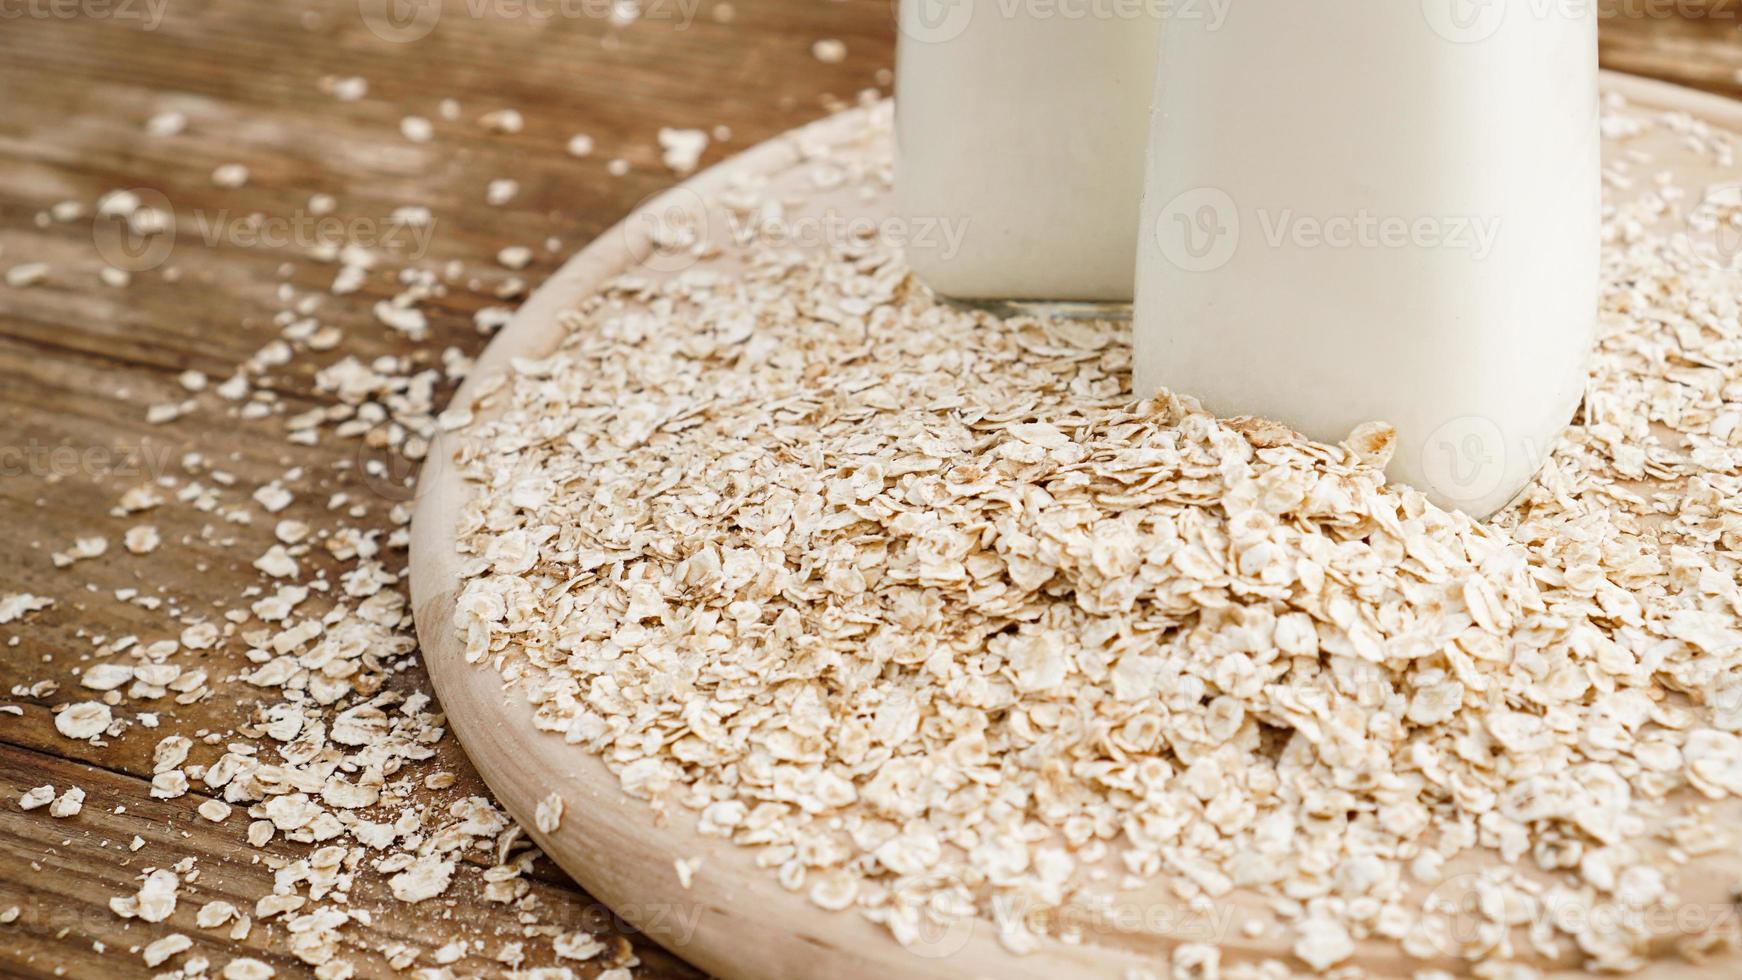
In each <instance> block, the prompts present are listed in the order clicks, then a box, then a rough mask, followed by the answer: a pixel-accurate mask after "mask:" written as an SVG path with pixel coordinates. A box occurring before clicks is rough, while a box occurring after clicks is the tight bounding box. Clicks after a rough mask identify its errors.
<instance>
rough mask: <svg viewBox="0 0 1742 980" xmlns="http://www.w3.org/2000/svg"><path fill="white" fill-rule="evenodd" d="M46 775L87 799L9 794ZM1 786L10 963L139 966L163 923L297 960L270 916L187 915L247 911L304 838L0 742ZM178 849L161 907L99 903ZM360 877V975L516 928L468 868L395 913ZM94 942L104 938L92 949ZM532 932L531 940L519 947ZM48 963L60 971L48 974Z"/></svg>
mask: <svg viewBox="0 0 1742 980" xmlns="http://www.w3.org/2000/svg"><path fill="white" fill-rule="evenodd" d="M45 783H50V784H53V785H54V786H56V787H57V788H59V789H64V788H66V787H68V786H79V787H82V788H83V789H84V790H85V792H86V794H87V795H86V798H85V803H84V808H83V809H82V810H81V811H80V812H79V813H78V814H77V815H76V816H73V817H70V818H66V819H54V818H51V817H49V816H47V814H46V811H43V810H37V811H32V812H29V813H23V812H20V811H19V809H18V806H17V804H16V802H15V801H16V800H17V798H18V795H19V794H20V793H22V792H23V791H24V790H26V789H29V788H31V787H33V786H39V785H43V784H45ZM0 800H4V801H5V803H4V804H3V805H0V910H3V909H8V908H12V907H16V908H18V910H19V912H18V919H17V921H15V922H13V923H11V924H9V925H7V926H5V927H3V928H0V964H4V969H5V973H6V975H7V976H20V977H50V976H56V975H59V976H74V977H90V976H99V975H102V976H133V975H149V973H150V972H151V971H149V970H147V969H145V967H144V965H143V963H142V962H141V960H140V959H139V957H138V954H137V948H138V947H140V946H143V945H144V944H145V943H148V942H150V941H152V940H154V939H157V938H160V937H161V936H165V935H168V934H169V933H171V932H180V933H182V934H184V935H186V936H188V937H189V938H190V939H192V940H194V952H192V953H190V954H189V955H195V954H198V955H203V956H206V957H207V958H208V959H210V960H211V961H212V962H213V963H214V964H217V965H219V966H221V965H222V964H223V963H224V962H226V961H227V960H229V959H232V958H234V957H236V956H242V955H246V956H252V957H254V958H256V959H260V960H264V961H266V962H268V963H271V964H272V965H273V966H275V967H277V968H279V970H280V975H281V976H297V975H302V974H304V973H306V972H307V967H306V966H304V965H303V964H302V963H300V962H298V961H297V960H296V959H294V958H292V957H291V956H289V955H288V954H286V953H285V952H284V950H285V938H286V933H285V929H284V926H283V923H282V922H280V921H278V920H276V919H268V920H265V921H261V922H256V923H255V925H254V929H253V931H252V932H251V933H250V934H249V936H248V937H247V938H246V939H244V940H241V941H236V940H232V939H230V938H229V926H228V925H226V926H222V927H219V928H216V929H201V928H199V927H198V926H197V925H196V924H195V922H194V918H195V913H196V912H197V911H198V909H199V907H200V905H201V904H203V903H205V902H209V901H214V900H220V899H221V900H224V901H228V902H230V903H231V904H233V905H235V906H236V907H237V908H238V909H240V910H243V911H251V910H252V909H253V907H254V902H255V899H256V898H258V897H259V896H261V895H263V894H268V893H270V892H271V889H272V878H273V871H274V869H275V866H281V865H283V864H285V863H288V862H290V861H292V860H295V859H296V858H298V857H300V856H302V853H301V852H302V850H303V849H300V848H296V847H294V846H291V845H286V844H282V843H276V842H275V843H272V844H269V845H267V847H266V848H264V849H261V850H256V849H255V848H253V847H251V846H249V845H248V843H247V842H246V841H245V840H244V839H243V835H244V832H245V831H246V828H247V820H246V818H245V817H244V816H243V815H241V814H240V813H236V814H232V816H231V817H230V819H229V820H226V821H225V822H224V823H222V824H212V823H209V822H207V821H204V820H199V819H197V818H196V817H195V816H194V815H193V814H192V812H191V811H190V810H189V809H188V808H187V807H186V806H184V805H182V804H181V802H180V801H173V800H172V801H163V800H153V799H151V798H150V796H149V795H148V794H147V793H146V789H145V786H144V784H143V783H141V782H140V781H139V780H136V779H132V778H129V777H126V776H122V775H118V774H116V773H112V772H109V771H108V770H105V769H101V768H96V767H92V766H86V765H82V764H80V763H76V762H72V761H69V760H65V759H60V758H56V757H54V756H52V755H45V754H42V753H37V752H31V751H28V750H24V749H19V748H16V747H14V746H9V745H0ZM135 837H138V838H141V839H143V840H144V842H145V843H144V845H143V846H141V847H140V848H139V849H138V850H133V849H132V847H131V846H130V843H131V842H132V841H133V840H134V838H135ZM188 859H192V860H193V862H194V866H195V867H197V868H198V869H199V876H198V880H197V881H195V882H193V883H192V884H188V885H184V886H183V887H182V888H181V889H180V893H179V895H178V901H177V905H176V910H175V912H174V914H173V915H172V916H171V917H170V919H169V920H168V921H166V922H163V923H158V924H150V923H144V922H141V921H138V920H128V919H122V918H120V917H119V916H116V915H115V914H114V913H112V912H111V911H110V910H109V907H108V900H109V898H110V897H111V896H120V895H130V894H133V893H135V892H137V891H138V887H139V878H140V876H141V875H142V874H143V873H144V872H146V871H147V870H148V869H152V868H162V867H170V866H173V865H176V864H178V863H179V862H181V861H184V860H188ZM357 880H358V885H357V887H356V888H354V889H353V891H352V896H351V903H350V904H351V906H352V907H354V908H361V909H367V910H370V911H371V912H372V913H373V915H372V916H371V922H370V923H369V924H368V925H360V924H356V923H354V924H352V925H351V926H349V927H347V930H346V931H347V933H352V934H354V937H355V939H356V944H355V945H354V946H347V947H345V948H344V949H343V951H342V953H341V955H343V956H345V957H347V958H351V959H353V960H355V962H356V963H357V967H358V971H359V975H361V976H379V975H383V974H385V973H389V972H391V971H390V970H389V968H388V967H387V964H386V960H385V958H384V957H383V956H382V955H381V954H380V952H379V951H380V950H381V949H384V948H387V947H389V946H392V945H393V944H395V943H403V944H407V945H410V946H415V947H418V948H419V949H422V950H424V951H425V952H426V953H427V951H429V950H433V949H435V948H436V947H439V946H442V945H444V944H446V943H448V942H451V941H453V940H455V939H460V938H466V939H481V940H483V941H484V943H485V946H484V948H483V950H482V953H477V952H474V953H473V954H471V955H468V956H466V957H465V958H464V959H462V960H460V961H459V962H457V963H455V964H454V969H455V971H456V972H457V973H461V972H478V971H488V970H490V969H491V968H493V967H496V966H498V964H496V963H495V962H494V961H493V960H492V959H491V957H492V956H493V955H494V954H495V952H497V950H498V949H499V948H500V946H501V944H502V942H503V939H502V938H501V937H502V936H504V935H510V936H511V935H513V934H514V933H515V932H516V930H517V921H516V917H515V913H514V912H513V910H512V909H510V908H508V907H506V906H502V905H499V904H496V903H493V902H489V901H485V900H484V899H483V898H482V896H481V895H480V894H479V893H478V891H477V889H476V882H475V880H474V881H472V882H468V883H466V884H459V885H456V886H455V887H454V889H453V890H452V891H451V892H450V893H449V894H447V895H444V896H442V897H441V898H440V899H434V900H430V901H429V902H426V903H424V904H422V905H420V906H418V907H417V913H416V914H406V913H405V910H404V907H403V906H401V905H400V904H399V903H397V902H395V901H394V900H393V899H392V898H391V896H390V895H389V894H388V892H387V889H386V886H385V885H384V883H383V882H382V880H381V879H380V878H379V877H378V876H370V875H359V876H358V879H357ZM533 893H534V894H536V895H537V896H538V899H539V900H540V902H541V903H543V905H544V907H545V909H546V918H547V919H548V920H549V921H551V922H552V923H553V924H556V925H559V926H561V927H563V928H566V929H573V930H586V931H589V932H592V933H594V934H601V935H604V936H624V935H625V933H624V931H623V930H622V929H621V928H620V927H619V924H618V923H617V922H616V920H615V918H614V917H613V916H612V915H611V914H610V913H609V910H607V909H605V908H604V907H603V906H600V905H598V904H597V903H595V902H593V901H592V900H591V899H589V898H587V897H586V896H585V895H584V894H583V893H581V892H579V891H577V890H575V889H574V888H572V887H570V886H565V885H564V884H563V883H562V882H560V881H558V882H554V883H552V882H545V881H538V880H535V881H534V882H533ZM99 943H100V944H102V946H103V947H105V948H104V949H102V950H99V949H97V948H96V946H95V944H99ZM536 946H537V944H528V952H529V954H530V953H534V952H535V950H536ZM638 952H639V954H640V955H641V956H642V958H643V959H645V960H647V961H648V966H649V969H650V971H651V972H652V973H653V974H654V975H656V976H673V977H676V976H688V975H693V973H692V972H691V971H689V970H688V969H687V968H686V967H684V966H683V965H682V963H681V961H677V960H675V959H674V958H672V956H671V954H669V953H666V952H664V951H662V950H660V949H659V948H658V947H655V946H652V945H651V944H646V943H643V944H640V946H639V947H638ZM424 962H425V963H426V964H427V956H426V957H425V959H424ZM549 963H550V960H549V959H548V954H544V955H543V956H542V957H539V956H531V957H529V959H528V965H549ZM57 969H64V970H65V972H64V973H59V974H57V973H56V972H55V971H56V970H57ZM598 969H600V967H599V966H598V965H592V966H590V967H588V968H586V969H584V970H582V971H580V972H581V973H582V974H583V975H592V974H594V973H596V972H597V971H598Z"/></svg>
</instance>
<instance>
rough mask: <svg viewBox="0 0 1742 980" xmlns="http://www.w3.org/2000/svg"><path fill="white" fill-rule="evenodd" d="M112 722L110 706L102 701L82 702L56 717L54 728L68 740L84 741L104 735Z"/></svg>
mask: <svg viewBox="0 0 1742 980" xmlns="http://www.w3.org/2000/svg"><path fill="white" fill-rule="evenodd" d="M111 720H113V718H112V716H111V715H110V713H109V706H108V705H106V704H104V703H102V702H101V701H80V702H77V703H75V704H70V705H67V707H66V708H65V709H63V710H62V711H61V712H60V713H59V714H57V715H55V716H54V728H55V731H57V732H60V733H61V734H62V735H65V736H66V737H67V738H76V739H80V740H81V741H82V740H84V739H89V738H96V737H97V736H98V735H101V734H103V732H105V731H107V730H108V728H109V723H110V721H111Z"/></svg>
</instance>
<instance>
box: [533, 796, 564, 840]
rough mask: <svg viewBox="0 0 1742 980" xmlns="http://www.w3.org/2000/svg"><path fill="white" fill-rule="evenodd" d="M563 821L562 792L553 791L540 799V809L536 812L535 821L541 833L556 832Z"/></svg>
mask: <svg viewBox="0 0 1742 980" xmlns="http://www.w3.org/2000/svg"><path fill="white" fill-rule="evenodd" d="M562 822H563V798H562V796H561V795H560V794H557V793H554V792H553V793H551V794H550V795H548V796H546V797H545V798H544V799H542V800H539V801H538V811H537V813H535V814H534V819H533V823H534V825H535V826H537V827H538V830H539V832H540V833H544V834H552V833H555V832H556V830H557V828H558V827H561V826H562Z"/></svg>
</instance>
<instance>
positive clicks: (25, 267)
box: [6, 262, 48, 289]
mask: <svg viewBox="0 0 1742 980" xmlns="http://www.w3.org/2000/svg"><path fill="white" fill-rule="evenodd" d="M47 278H48V263H46V262H25V263H22V264H20V265H15V266H13V267H12V268H10V269H7V270H6V285H8V286H11V287H13V288H14V289H23V288H25V287H26V286H34V285H36V284H37V283H39V282H42V281H44V280H46V279H47Z"/></svg>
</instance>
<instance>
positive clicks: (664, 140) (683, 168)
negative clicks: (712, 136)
mask: <svg viewBox="0 0 1742 980" xmlns="http://www.w3.org/2000/svg"><path fill="white" fill-rule="evenodd" d="M659 148H660V152H661V154H662V159H663V160H664V162H665V165H666V167H668V168H669V169H670V170H671V171H672V172H673V173H676V174H688V173H691V172H693V171H694V170H695V169H696V165H697V163H699V162H700V161H701V158H702V153H703V152H704V151H706V150H707V148H708V134H707V133H705V132H703V131H701V130H699V129H670V128H662V129H660V131H659Z"/></svg>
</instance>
